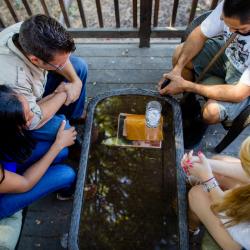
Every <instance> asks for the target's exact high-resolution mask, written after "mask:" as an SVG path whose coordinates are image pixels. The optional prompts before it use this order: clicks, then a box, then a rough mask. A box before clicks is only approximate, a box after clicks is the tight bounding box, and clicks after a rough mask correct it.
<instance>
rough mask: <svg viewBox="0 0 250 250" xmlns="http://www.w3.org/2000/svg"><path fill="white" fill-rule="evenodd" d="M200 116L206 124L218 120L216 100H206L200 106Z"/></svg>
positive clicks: (218, 109) (217, 121) (218, 113)
mask: <svg viewBox="0 0 250 250" xmlns="http://www.w3.org/2000/svg"><path fill="white" fill-rule="evenodd" d="M202 118H203V121H204V122H205V123H207V124H216V123H219V122H220V108H219V105H218V103H217V102H216V101H214V100H208V101H207V102H206V103H205V105H204V106H203V108H202Z"/></svg>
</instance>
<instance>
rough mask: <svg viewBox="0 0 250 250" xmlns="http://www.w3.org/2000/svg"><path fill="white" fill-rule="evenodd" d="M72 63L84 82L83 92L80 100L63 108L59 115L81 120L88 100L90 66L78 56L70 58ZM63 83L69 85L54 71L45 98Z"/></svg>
mask: <svg viewBox="0 0 250 250" xmlns="http://www.w3.org/2000/svg"><path fill="white" fill-rule="evenodd" d="M70 62H71V63H72V65H73V67H74V69H75V71H76V74H77V75H78V77H79V78H80V80H81V81H82V90H81V94H80V96H79V98H78V100H76V101H75V102H74V103H72V104H70V105H69V106H63V107H62V108H61V109H60V110H59V111H58V113H60V114H64V115H65V116H66V117H67V119H78V118H81V116H82V114H83V110H84V104H85V99H86V82H87V76H88V66H87V64H86V62H85V61H84V60H83V59H82V58H80V57H77V56H70ZM61 82H65V83H67V82H68V80H67V79H66V78H64V77H63V76H62V75H59V74H58V73H56V72H54V71H51V72H49V74H48V77H47V82H46V86H45V92H44V96H47V95H49V94H51V93H53V92H54V91H55V89H56V88H57V86H58V85H59V84H60V83H61Z"/></svg>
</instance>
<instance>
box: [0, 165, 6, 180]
mask: <svg viewBox="0 0 250 250" xmlns="http://www.w3.org/2000/svg"><path fill="white" fill-rule="evenodd" d="M0 170H1V172H2V178H1V179H0V184H1V183H2V182H3V180H4V178H5V174H4V169H3V166H2V165H1V164H0Z"/></svg>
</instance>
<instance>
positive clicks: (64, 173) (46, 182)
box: [0, 164, 76, 219]
mask: <svg viewBox="0 0 250 250" xmlns="http://www.w3.org/2000/svg"><path fill="white" fill-rule="evenodd" d="M75 177H76V174H75V171H74V170H73V169H72V168H71V167H69V166H68V165H66V164H54V165H52V166H50V167H49V169H48V170H47V172H46V173H45V174H44V176H43V177H42V178H41V179H40V181H39V182H38V183H37V184H36V185H35V186H34V187H33V188H32V189H31V190H30V191H28V192H25V193H14V194H4V195H2V196H1V197H0V219H2V218H4V217H8V216H10V215H12V214H14V213H15V212H17V211H19V210H21V209H23V208H24V207H26V206H28V205H30V204H31V203H33V202H34V201H36V200H38V199H40V198H42V197H44V196H46V195H48V194H49V193H52V192H54V191H56V190H59V189H62V188H69V187H71V185H72V184H73V183H74V180H75ZM55 180H56V181H55Z"/></svg>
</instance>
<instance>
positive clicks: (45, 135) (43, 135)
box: [29, 114, 71, 144]
mask: <svg viewBox="0 0 250 250" xmlns="http://www.w3.org/2000/svg"><path fill="white" fill-rule="evenodd" d="M63 120H66V117H65V116H64V115H62V114H61V115H59V114H58V115H54V116H53V117H52V118H51V119H50V120H49V121H48V122H46V123H45V124H44V125H43V126H42V127H41V128H39V129H35V130H30V131H29V132H30V135H31V137H32V138H33V139H34V140H37V141H48V142H51V144H52V143H53V142H54V140H55V139H56V135H57V132H58V129H59V128H60V126H61V124H62V121H63ZM70 127H71V126H70V124H69V122H68V121H67V120H66V125H65V129H69V128H70Z"/></svg>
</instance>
